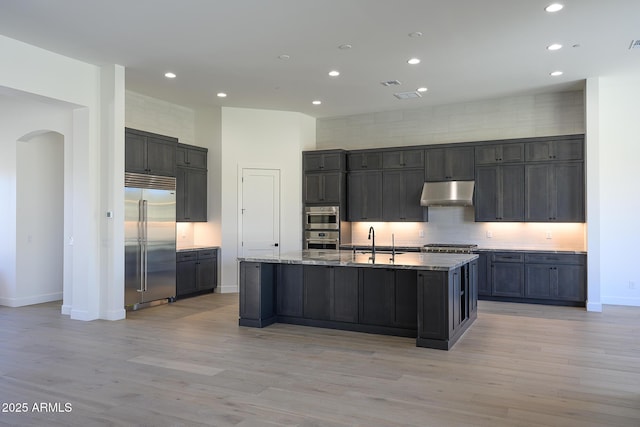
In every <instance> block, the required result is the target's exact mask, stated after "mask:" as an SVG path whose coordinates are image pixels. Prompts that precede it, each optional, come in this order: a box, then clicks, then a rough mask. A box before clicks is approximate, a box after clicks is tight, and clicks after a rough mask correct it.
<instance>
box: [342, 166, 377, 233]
mask: <svg viewBox="0 0 640 427" xmlns="http://www.w3.org/2000/svg"><path fill="white" fill-rule="evenodd" d="M347 188H348V193H349V202H348V205H349V215H348V219H349V221H382V171H379V170H378V171H375V170H372V171H356V172H349V178H348V186H347Z"/></svg>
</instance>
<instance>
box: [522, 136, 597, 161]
mask: <svg viewBox="0 0 640 427" xmlns="http://www.w3.org/2000/svg"><path fill="white" fill-rule="evenodd" d="M525 159H526V161H527V162H540V161H547V162H548V161H567V160H583V159H584V138H572V139H557V140H556V139H554V140H550V141H538V142H528V143H527V144H526V145H525Z"/></svg>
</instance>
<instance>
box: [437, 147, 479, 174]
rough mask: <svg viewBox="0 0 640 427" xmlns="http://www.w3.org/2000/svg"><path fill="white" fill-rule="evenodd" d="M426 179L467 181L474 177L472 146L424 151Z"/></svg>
mask: <svg viewBox="0 0 640 427" xmlns="http://www.w3.org/2000/svg"><path fill="white" fill-rule="evenodd" d="M425 156H426V173H425V180H426V181H468V180H473V178H474V165H475V163H474V150H473V147H460V148H430V149H428V150H426V151H425Z"/></svg>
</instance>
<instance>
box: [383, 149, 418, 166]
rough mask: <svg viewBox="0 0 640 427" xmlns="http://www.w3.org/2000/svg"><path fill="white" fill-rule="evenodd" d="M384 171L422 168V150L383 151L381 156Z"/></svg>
mask: <svg viewBox="0 0 640 427" xmlns="http://www.w3.org/2000/svg"><path fill="white" fill-rule="evenodd" d="M382 167H383V168H384V169H412V168H413V169H417V168H424V150H423V149H419V150H398V151H385V152H383V154H382Z"/></svg>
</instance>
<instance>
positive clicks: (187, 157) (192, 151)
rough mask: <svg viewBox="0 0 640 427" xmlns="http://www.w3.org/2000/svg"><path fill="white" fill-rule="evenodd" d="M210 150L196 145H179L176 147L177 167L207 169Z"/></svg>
mask: <svg viewBox="0 0 640 427" xmlns="http://www.w3.org/2000/svg"><path fill="white" fill-rule="evenodd" d="M207 153H208V150H207V149H206V148H203V147H196V146H195V145H187V144H178V145H177V147H176V166H178V167H185V168H196V169H207Z"/></svg>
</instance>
